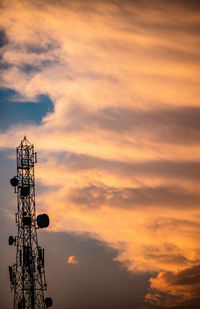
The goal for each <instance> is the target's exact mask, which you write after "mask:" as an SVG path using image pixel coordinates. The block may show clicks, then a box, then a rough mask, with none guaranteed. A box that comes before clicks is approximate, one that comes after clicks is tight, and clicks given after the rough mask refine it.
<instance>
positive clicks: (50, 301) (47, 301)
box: [44, 297, 53, 308]
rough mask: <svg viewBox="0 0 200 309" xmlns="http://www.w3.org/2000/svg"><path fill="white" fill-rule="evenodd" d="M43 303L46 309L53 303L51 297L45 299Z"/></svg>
mask: <svg viewBox="0 0 200 309" xmlns="http://www.w3.org/2000/svg"><path fill="white" fill-rule="evenodd" d="M44 302H45V305H46V306H47V308H48V307H51V306H52V305H53V301H52V299H51V297H47V298H45V300H44Z"/></svg>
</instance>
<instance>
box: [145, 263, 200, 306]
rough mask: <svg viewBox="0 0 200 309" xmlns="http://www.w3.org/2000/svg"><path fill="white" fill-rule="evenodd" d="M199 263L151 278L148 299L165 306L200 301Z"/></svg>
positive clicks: (190, 304) (188, 304)
mask: <svg viewBox="0 0 200 309" xmlns="http://www.w3.org/2000/svg"><path fill="white" fill-rule="evenodd" d="M199 279H200V271H199V265H195V266H193V267H191V268H186V269H184V270H182V271H179V272H176V273H172V272H161V273H159V274H158V276H157V277H155V278H151V279H150V283H151V288H150V291H149V293H148V294H147V295H146V301H147V302H150V303H152V304H155V305H160V306H162V307H164V308H174V307H175V306H184V308H185V306H187V307H188V308H189V306H192V305H194V304H195V303H197V302H199V300H200V297H199V291H200V280H199Z"/></svg>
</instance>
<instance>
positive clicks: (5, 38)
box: [0, 29, 8, 48]
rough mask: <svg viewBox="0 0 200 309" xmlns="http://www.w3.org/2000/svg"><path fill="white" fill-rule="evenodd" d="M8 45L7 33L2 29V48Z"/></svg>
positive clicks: (0, 31) (0, 30)
mask: <svg viewBox="0 0 200 309" xmlns="http://www.w3.org/2000/svg"><path fill="white" fill-rule="evenodd" d="M7 43H8V40H7V37H6V33H5V31H4V30H2V29H0V48H1V47H3V46H4V45H6V44H7Z"/></svg>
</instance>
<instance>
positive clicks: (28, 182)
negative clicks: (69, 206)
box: [9, 137, 52, 309]
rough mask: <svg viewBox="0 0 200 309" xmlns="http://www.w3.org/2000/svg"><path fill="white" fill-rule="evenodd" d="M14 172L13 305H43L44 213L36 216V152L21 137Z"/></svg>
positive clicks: (22, 308)
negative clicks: (40, 239)
mask: <svg viewBox="0 0 200 309" xmlns="http://www.w3.org/2000/svg"><path fill="white" fill-rule="evenodd" d="M16 152H17V153H16V155H17V176H15V177H14V178H12V179H11V181H10V182H11V185H12V186H14V187H15V193H16V194H17V207H18V209H17V213H16V216H15V218H16V225H17V229H18V231H17V236H15V237H13V236H10V237H9V244H10V245H12V244H14V245H15V246H16V247H17V252H16V262H15V264H14V265H12V266H9V274H10V282H11V289H13V290H14V305H13V309H45V308H47V307H50V306H51V305H52V300H51V298H46V299H44V291H46V290H47V284H46V278H45V270H44V249H42V248H41V247H40V246H39V244H38V237H37V229H38V228H43V227H47V226H48V225H49V218H48V216H47V215H46V214H43V215H39V216H38V217H37V218H36V211H35V177H34V164H35V163H36V162H37V154H36V153H35V152H34V146H33V145H32V144H31V143H30V142H29V141H28V140H27V139H26V137H24V139H23V140H22V141H21V143H20V145H19V146H18V147H17V149H16Z"/></svg>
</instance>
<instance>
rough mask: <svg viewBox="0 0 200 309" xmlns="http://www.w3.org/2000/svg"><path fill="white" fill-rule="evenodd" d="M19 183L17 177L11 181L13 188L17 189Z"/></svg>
mask: <svg viewBox="0 0 200 309" xmlns="http://www.w3.org/2000/svg"><path fill="white" fill-rule="evenodd" d="M18 183H19V181H18V179H17V177H13V178H11V179H10V184H11V186H13V187H17V186H18Z"/></svg>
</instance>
